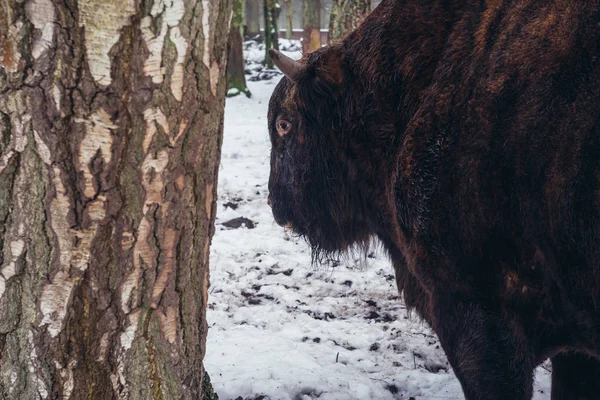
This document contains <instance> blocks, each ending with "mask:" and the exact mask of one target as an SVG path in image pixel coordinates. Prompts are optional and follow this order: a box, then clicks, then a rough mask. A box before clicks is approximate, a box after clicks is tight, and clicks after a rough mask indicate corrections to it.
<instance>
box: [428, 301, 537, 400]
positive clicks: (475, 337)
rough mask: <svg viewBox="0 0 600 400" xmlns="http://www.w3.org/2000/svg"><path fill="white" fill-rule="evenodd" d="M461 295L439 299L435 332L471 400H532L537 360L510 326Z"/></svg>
mask: <svg viewBox="0 0 600 400" xmlns="http://www.w3.org/2000/svg"><path fill="white" fill-rule="evenodd" d="M460 298H461V297H460V296H459V295H450V296H444V297H443V298H438V299H435V301H434V304H433V308H432V312H433V314H434V330H435V331H436V333H437V335H438V337H439V339H440V342H441V344H442V346H443V348H444V351H445V352H446V355H447V356H448V360H449V361H450V364H451V365H452V368H453V369H454V373H455V374H456V376H457V377H458V379H459V380H460V382H461V384H462V388H463V391H464V394H465V397H466V398H467V400H496V399H498V400H499V399H503V400H504V399H511V400H529V399H531V396H532V391H533V370H534V365H533V358H532V356H531V352H530V351H529V349H528V348H527V345H526V343H523V341H522V340H519V339H518V338H517V337H515V335H514V334H513V332H512V331H511V329H510V328H509V326H508V325H509V324H508V323H507V321H505V320H503V319H502V318H500V316H499V315H498V314H497V313H494V312H491V311H490V310H487V309H485V308H484V307H483V306H482V305H480V304H478V303H474V302H465V301H461V300H460Z"/></svg>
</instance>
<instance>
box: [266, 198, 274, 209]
mask: <svg viewBox="0 0 600 400" xmlns="http://www.w3.org/2000/svg"><path fill="white" fill-rule="evenodd" d="M267 204H268V205H269V207H271V208H273V202H272V201H271V198H270V197H269V198H267Z"/></svg>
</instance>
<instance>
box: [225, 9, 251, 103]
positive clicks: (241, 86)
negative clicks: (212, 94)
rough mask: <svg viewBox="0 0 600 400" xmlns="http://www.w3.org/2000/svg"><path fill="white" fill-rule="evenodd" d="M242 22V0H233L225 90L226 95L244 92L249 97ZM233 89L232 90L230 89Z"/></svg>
mask: <svg viewBox="0 0 600 400" xmlns="http://www.w3.org/2000/svg"><path fill="white" fill-rule="evenodd" d="M243 22H244V0H234V1H233V19H232V20H231V30H230V31H229V56H228V61H227V89H229V91H228V92H227V95H228V96H237V95H238V94H240V93H244V94H245V95H246V96H247V97H250V90H248V87H247V86H246V75H245V73H244V72H245V71H244V70H245V64H244V45H243V39H242V24H243ZM231 89H234V90H231Z"/></svg>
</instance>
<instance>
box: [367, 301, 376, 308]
mask: <svg viewBox="0 0 600 400" xmlns="http://www.w3.org/2000/svg"><path fill="white" fill-rule="evenodd" d="M365 303H367V305H368V306H369V307H377V302H376V301H374V300H367V301H365Z"/></svg>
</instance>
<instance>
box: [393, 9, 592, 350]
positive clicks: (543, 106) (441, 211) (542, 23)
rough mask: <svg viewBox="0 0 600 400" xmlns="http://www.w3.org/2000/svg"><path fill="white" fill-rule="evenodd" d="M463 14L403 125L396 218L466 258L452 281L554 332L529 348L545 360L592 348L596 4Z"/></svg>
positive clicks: (432, 240) (415, 231)
mask: <svg viewBox="0 0 600 400" xmlns="http://www.w3.org/2000/svg"><path fill="white" fill-rule="evenodd" d="M475 3H477V4H475ZM481 7H484V8H485V10H482V9H481ZM468 8H469V9H468V10H467V11H466V12H463V13H462V14H461V16H460V18H459V20H458V21H457V22H456V23H455V24H454V25H453V28H452V29H451V31H450V32H449V36H448V41H447V43H446V45H445V47H444V48H443V50H442V51H443V55H442V56H441V58H440V60H439V62H438V63H437V66H436V69H435V73H434V75H433V78H432V81H431V83H430V85H429V86H428V88H427V89H426V90H425V91H424V95H423V101H422V103H421V104H420V105H419V107H418V110H417V111H416V112H415V114H414V116H413V117H412V118H411V120H410V122H409V123H408V127H407V130H406V136H405V139H404V145H403V147H402V151H401V152H400V156H399V160H400V161H399V163H400V175H399V181H398V187H399V201H398V203H399V207H400V208H406V211H405V214H406V215H408V216H410V218H408V220H409V225H410V228H411V229H412V230H413V232H414V233H415V234H416V235H422V236H423V237H424V238H425V239H424V240H428V241H431V242H435V243H440V244H441V245H440V247H441V248H443V249H445V251H447V252H449V253H454V254H460V255H461V259H460V262H461V264H462V265H458V266H457V267H456V268H457V271H456V272H457V274H458V275H457V276H459V277H461V278H464V279H470V280H474V281H475V282H476V284H475V286H476V287H477V288H478V289H479V290H482V291H483V292H484V293H486V294H485V295H484V297H486V296H487V297H488V298H489V301H490V303H494V304H497V303H501V304H502V307H503V308H504V309H505V310H506V309H507V308H508V309H510V307H515V310H516V311H515V315H519V316H520V317H523V316H525V315H528V317H529V318H531V329H541V330H544V331H545V332H550V333H549V334H548V336H547V337H543V338H540V337H538V339H540V341H541V342H544V341H545V343H543V344H540V346H541V347H544V349H540V352H542V353H543V352H545V351H551V350H550V349H551V348H552V347H553V346H566V347H569V346H571V347H573V348H579V349H580V350H581V348H583V347H588V348H592V347H594V346H597V345H598V344H599V341H598V340H597V339H596V338H597V337H598V334H597V332H595V329H596V327H597V326H598V325H599V324H600V318H599V317H598V315H599V314H598V308H597V307H600V124H599V121H600V62H599V60H598V56H599V55H600V12H599V10H600V4H599V2H597V1H593V2H592V1H590V2H585V1H581V2H575V1H505V2H501V1H499V2H487V4H484V5H480V3H479V2H473V4H472V5H471V6H470V7H468ZM578 330H579V331H581V332H582V333H581V335H580V334H579V333H577V331H578ZM565 332H567V333H565ZM590 332H591V333H590ZM587 333H590V334H589V335H588V334H587ZM558 335H561V337H562V339H561V340H562V341H563V343H559V342H560V340H558V339H557V336H558ZM594 341H595V343H594V344H592V343H590V342H594ZM555 342H556V343H555ZM584 342H586V343H584ZM546 356H547V354H546Z"/></svg>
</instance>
